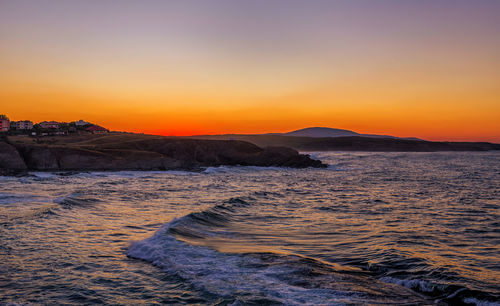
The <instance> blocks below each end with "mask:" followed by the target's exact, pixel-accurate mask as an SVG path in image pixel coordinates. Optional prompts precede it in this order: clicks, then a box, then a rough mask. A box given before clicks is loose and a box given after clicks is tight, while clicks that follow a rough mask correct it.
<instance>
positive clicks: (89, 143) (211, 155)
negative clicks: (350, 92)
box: [0, 133, 327, 175]
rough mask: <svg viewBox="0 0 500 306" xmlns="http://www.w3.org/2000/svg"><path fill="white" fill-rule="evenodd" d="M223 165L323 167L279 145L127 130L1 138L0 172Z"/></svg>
mask: <svg viewBox="0 0 500 306" xmlns="http://www.w3.org/2000/svg"><path fill="white" fill-rule="evenodd" d="M223 165H234V166H236V165H241V166H262V167H270V166H276V167H291V168H307V167H316V168H321V167H327V165H325V164H323V163H322V162H321V161H319V160H314V159H311V158H310V157H309V156H308V155H304V154H299V152H297V151H296V150H294V149H291V148H286V147H278V146H268V147H265V148H261V147H258V146H256V145H254V144H252V143H249V142H245V141H239V140H203V139H190V138H182V137H165V136H154V135H142V134H129V133H107V134H105V135H93V134H89V135H75V136H55V137H49V138H43V140H42V141H40V139H33V138H30V137H26V136H10V137H3V138H2V139H0V174H3V175H16V174H23V173H25V172H26V171H121V170H143V171H144V170H146V171H147V170H192V171H197V170H199V169H202V168H205V167H216V166H223Z"/></svg>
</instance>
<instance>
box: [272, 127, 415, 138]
mask: <svg viewBox="0 0 500 306" xmlns="http://www.w3.org/2000/svg"><path fill="white" fill-rule="evenodd" d="M270 135H281V136H299V137H348V136H362V137H370V138H392V139H408V140H422V139H419V138H415V137H408V138H401V137H396V136H390V135H376V134H360V133H356V132H354V131H349V130H343V129H333V128H327V127H309V128H305V129H300V130H296V131H292V132H288V133H281V134H278V133H273V134H270Z"/></svg>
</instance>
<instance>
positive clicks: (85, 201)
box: [54, 192, 101, 208]
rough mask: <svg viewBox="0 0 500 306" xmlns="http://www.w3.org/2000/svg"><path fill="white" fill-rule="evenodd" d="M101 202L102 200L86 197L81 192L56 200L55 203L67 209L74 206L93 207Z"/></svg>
mask: <svg viewBox="0 0 500 306" xmlns="http://www.w3.org/2000/svg"><path fill="white" fill-rule="evenodd" d="M99 202H101V200H99V199H96V198H92V197H89V196H86V195H84V194H82V193H80V192H73V193H70V194H69V195H66V196H62V197H59V198H56V199H54V203H57V204H59V205H61V206H63V207H66V208H69V207H74V206H82V207H85V206H92V205H94V204H96V203H99Z"/></svg>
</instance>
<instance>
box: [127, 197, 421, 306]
mask: <svg viewBox="0 0 500 306" xmlns="http://www.w3.org/2000/svg"><path fill="white" fill-rule="evenodd" d="M252 205H254V204H252V202H251V201H246V199H242V198H231V199H229V200H227V201H225V202H223V203H221V204H218V205H215V206H212V207H210V208H208V209H205V210H202V211H199V212H193V213H190V214H188V215H185V216H183V217H181V218H176V219H174V220H172V221H171V222H169V223H166V224H164V225H163V226H161V228H160V229H159V230H158V231H157V232H156V233H155V234H154V235H153V236H152V237H150V238H147V239H145V240H142V241H136V242H132V243H131V245H130V247H129V248H128V250H127V256H129V257H132V258H137V259H142V260H145V261H148V262H150V263H152V264H153V265H155V266H157V267H160V268H161V269H163V270H164V271H165V272H167V273H169V274H173V275H176V276H180V277H181V278H183V279H185V280H186V281H187V282H189V283H190V284H191V285H192V286H193V287H194V288H196V289H197V290H200V291H203V292H208V293H209V294H211V295H216V296H218V298H222V299H224V300H225V301H226V302H229V303H233V302H236V303H243V304H246V303H265V304H272V303H280V304H286V305H304V304H305V305H318V304H344V303H345V304H351V303H359V304H363V303H367V302H370V303H377V302H383V303H387V304H398V305H405V304H408V303H409V304H415V303H419V304H426V303H429V304H430V302H429V301H427V300H425V299H424V298H422V297H420V296H418V295H417V294H416V293H414V292H413V291H411V290H409V289H406V288H404V287H401V286H399V285H392V284H387V283H384V282H381V281H378V280H376V279H374V278H372V277H370V276H369V275H368V274H367V273H365V272H361V271H360V270H356V271H354V270H355V269H348V268H345V269H342V268H339V266H336V265H334V264H329V263H326V262H323V261H320V260H316V259H313V258H306V257H303V256H299V255H295V254H285V253H273V252H263V253H260V252H254V251H250V252H249V251H245V249H243V250H240V251H239V252H231V253H224V252H219V251H216V250H214V249H211V248H209V247H206V246H203V245H198V244H193V240H199V239H206V238H209V237H210V236H212V235H217V236H218V238H224V237H223V236H224V235H231V233H230V231H228V230H225V231H221V228H223V229H224V228H227V227H228V225H229V224H230V223H231V222H233V221H235V220H236V219H237V215H238V213H241V210H244V209H247V208H249V207H252ZM178 238H180V239H178Z"/></svg>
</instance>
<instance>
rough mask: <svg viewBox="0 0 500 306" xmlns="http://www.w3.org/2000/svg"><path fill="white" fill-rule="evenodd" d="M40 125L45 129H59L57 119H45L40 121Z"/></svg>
mask: <svg viewBox="0 0 500 306" xmlns="http://www.w3.org/2000/svg"><path fill="white" fill-rule="evenodd" d="M40 126H41V127H42V128H44V129H58V128H59V122H55V121H43V122H40Z"/></svg>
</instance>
